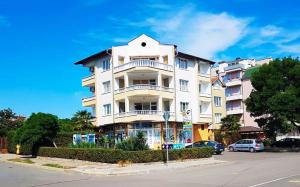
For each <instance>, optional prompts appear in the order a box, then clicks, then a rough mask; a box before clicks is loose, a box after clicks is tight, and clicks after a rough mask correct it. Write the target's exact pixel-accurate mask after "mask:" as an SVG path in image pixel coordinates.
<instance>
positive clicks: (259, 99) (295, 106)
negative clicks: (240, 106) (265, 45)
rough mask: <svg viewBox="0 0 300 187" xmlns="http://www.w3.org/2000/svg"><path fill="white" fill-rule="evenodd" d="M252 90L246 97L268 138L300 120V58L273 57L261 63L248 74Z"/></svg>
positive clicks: (294, 125) (295, 126)
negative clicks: (250, 74)
mask: <svg viewBox="0 0 300 187" xmlns="http://www.w3.org/2000/svg"><path fill="white" fill-rule="evenodd" d="M251 83H252V85H253V88H254V91H252V92H251V94H250V96H249V97H248V98H247V100H246V101H245V103H246V106H247V111H249V112H250V114H251V116H254V117H256V120H255V121H256V122H257V123H258V125H259V126H260V127H262V128H263V129H264V131H265V133H266V135H267V136H268V137H269V138H272V139H273V140H274V139H275V138H276V134H277V133H278V132H280V133H288V132H291V131H292V130H294V129H296V128H298V126H299V123H300V61H299V59H293V58H283V59H276V60H274V61H272V62H270V63H269V64H264V65H263V66H261V67H260V68H258V70H257V71H256V72H254V73H253V74H252V76H251Z"/></svg>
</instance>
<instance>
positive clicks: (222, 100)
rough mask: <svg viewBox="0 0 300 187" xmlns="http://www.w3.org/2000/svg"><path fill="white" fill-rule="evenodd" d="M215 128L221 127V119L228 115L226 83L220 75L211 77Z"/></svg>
mask: <svg viewBox="0 0 300 187" xmlns="http://www.w3.org/2000/svg"><path fill="white" fill-rule="evenodd" d="M211 84H212V111H213V129H220V127H221V119H222V118H223V117H226V97H225V88H226V87H225V85H224V84H223V82H222V81H221V80H220V78H219V77H212V78H211Z"/></svg>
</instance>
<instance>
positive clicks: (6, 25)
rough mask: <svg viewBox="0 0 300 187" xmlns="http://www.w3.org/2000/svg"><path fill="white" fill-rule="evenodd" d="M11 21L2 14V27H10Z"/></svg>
mask: <svg viewBox="0 0 300 187" xmlns="http://www.w3.org/2000/svg"><path fill="white" fill-rule="evenodd" d="M9 26H10V22H9V21H8V20H7V18H6V17H5V16H1V15H0V27H9Z"/></svg>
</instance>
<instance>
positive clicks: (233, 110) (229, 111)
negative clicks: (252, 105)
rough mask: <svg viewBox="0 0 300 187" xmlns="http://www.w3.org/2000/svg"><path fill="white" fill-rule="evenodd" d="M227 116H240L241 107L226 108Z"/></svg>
mask: <svg viewBox="0 0 300 187" xmlns="http://www.w3.org/2000/svg"><path fill="white" fill-rule="evenodd" d="M226 112H227V115H232V114H242V113H243V109H242V107H232V108H226Z"/></svg>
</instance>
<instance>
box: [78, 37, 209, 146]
mask: <svg viewBox="0 0 300 187" xmlns="http://www.w3.org/2000/svg"><path fill="white" fill-rule="evenodd" d="M213 63H214V62H213V61H210V60H207V59H203V58H200V57H196V56H193V55H189V54H185V53H182V52H179V51H177V46H176V45H169V44H161V43H159V42H158V41H156V40H154V39H153V38H150V37H148V36H146V35H144V34H143V35H141V36H139V37H137V38H135V39H134V40H132V41H130V42H129V43H128V44H127V45H123V46H115V47H112V48H110V49H106V50H103V51H101V52H99V53H97V54H94V55H92V56H90V57H87V58H85V59H83V60H80V61H78V62H76V63H75V64H77V65H78V64H81V65H83V66H84V67H87V68H89V70H90V73H91V75H90V76H88V77H86V78H84V79H83V80H82V86H84V87H88V88H89V89H90V91H91V97H88V98H85V99H83V100H82V105H83V106H87V107H91V108H92V111H93V113H94V115H95V121H94V123H95V126H97V127H99V129H101V131H102V132H104V133H105V134H107V135H109V136H111V137H115V138H116V140H122V139H123V138H125V137H127V136H133V135H135V134H136V133H137V132H138V131H142V132H144V134H145V135H146V138H147V143H148V145H149V146H150V148H159V147H161V145H162V143H164V142H165V133H166V129H165V125H164V119H163V113H164V112H165V111H168V112H169V114H170V119H169V121H170V122H169V129H168V131H169V135H170V138H169V143H173V144H176V143H177V144H184V143H187V139H188V137H186V136H185V134H184V130H183V122H184V115H183V114H184V113H185V112H186V111H187V110H189V111H191V114H190V116H191V121H192V124H193V136H192V138H193V140H194V141H198V140H207V139H209V134H210V130H209V128H208V126H209V125H210V124H211V123H212V103H211V102H212V98H211V80H210V67H211V64H213Z"/></svg>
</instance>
